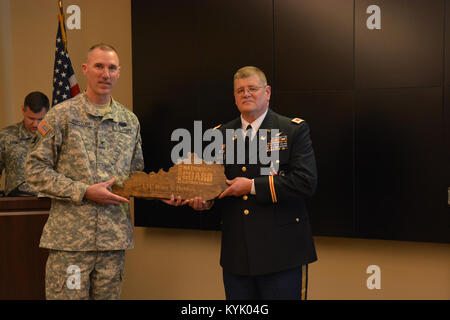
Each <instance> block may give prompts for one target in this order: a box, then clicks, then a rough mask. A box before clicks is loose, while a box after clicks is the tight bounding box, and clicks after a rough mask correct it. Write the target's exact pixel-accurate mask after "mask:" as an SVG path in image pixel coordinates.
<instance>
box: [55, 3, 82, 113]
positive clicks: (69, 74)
mask: <svg viewBox="0 0 450 320" xmlns="http://www.w3.org/2000/svg"><path fill="white" fill-rule="evenodd" d="M79 93H80V88H79V87H78V82H77V78H76V77H75V73H74V71H73V68H72V62H70V58H69V53H68V52H67V38H66V25H65V23H64V13H63V10H62V7H60V12H59V14H58V33H57V34H56V52H55V63H54V68H53V99H52V106H54V105H56V104H58V103H60V102H63V101H64V100H67V99H70V98H73V97H75V96H76V95H77V94H79Z"/></svg>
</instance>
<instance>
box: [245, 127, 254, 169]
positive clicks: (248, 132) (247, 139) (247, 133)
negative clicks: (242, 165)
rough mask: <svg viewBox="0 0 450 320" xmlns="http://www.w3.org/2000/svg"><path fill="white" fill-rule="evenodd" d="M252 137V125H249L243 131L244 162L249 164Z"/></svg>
mask: <svg viewBox="0 0 450 320" xmlns="http://www.w3.org/2000/svg"><path fill="white" fill-rule="evenodd" d="M251 135H252V125H251V124H249V125H248V126H247V129H246V131H245V140H244V141H245V162H246V163H247V162H249V153H250V137H251Z"/></svg>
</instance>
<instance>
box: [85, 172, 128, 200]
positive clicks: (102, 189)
mask: <svg viewBox="0 0 450 320" xmlns="http://www.w3.org/2000/svg"><path fill="white" fill-rule="evenodd" d="M114 182H115V180H114V178H112V179H110V180H108V181H106V182H102V183H97V184H93V185H91V186H89V187H88V188H87V189H86V192H85V194H84V197H85V198H86V199H88V200H91V201H94V202H97V203H101V204H119V203H121V202H125V203H128V202H129V201H128V199H125V198H123V197H121V196H118V195H116V194H114V193H112V192H111V191H109V189H108V188H109V187H111V186H112V185H113V184H114Z"/></svg>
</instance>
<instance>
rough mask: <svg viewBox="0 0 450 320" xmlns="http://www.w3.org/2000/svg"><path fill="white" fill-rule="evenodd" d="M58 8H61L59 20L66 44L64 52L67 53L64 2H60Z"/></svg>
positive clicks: (65, 43)
mask: <svg viewBox="0 0 450 320" xmlns="http://www.w3.org/2000/svg"><path fill="white" fill-rule="evenodd" d="M58 6H59V13H58V20H59V24H60V26H61V37H62V41H63V43H64V50H65V51H66V52H67V37H66V25H65V23H64V20H65V17H64V9H63V3H62V0H58Z"/></svg>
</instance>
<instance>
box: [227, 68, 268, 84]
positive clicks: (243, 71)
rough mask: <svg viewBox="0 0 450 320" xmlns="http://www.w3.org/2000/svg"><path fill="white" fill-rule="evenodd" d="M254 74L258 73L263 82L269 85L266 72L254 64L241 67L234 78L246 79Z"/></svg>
mask: <svg viewBox="0 0 450 320" xmlns="http://www.w3.org/2000/svg"><path fill="white" fill-rule="evenodd" d="M254 75H257V76H258V78H259V79H260V80H261V82H262V83H263V84H264V85H265V86H267V78H266V75H265V74H264V72H263V71H262V70H261V69H259V68H257V67H253V66H246V67H242V68H240V69H239V70H238V71H236V73H235V74H234V80H236V79H244V78H248V77H251V76H254Z"/></svg>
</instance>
